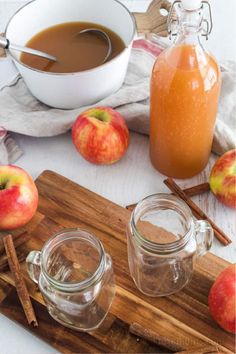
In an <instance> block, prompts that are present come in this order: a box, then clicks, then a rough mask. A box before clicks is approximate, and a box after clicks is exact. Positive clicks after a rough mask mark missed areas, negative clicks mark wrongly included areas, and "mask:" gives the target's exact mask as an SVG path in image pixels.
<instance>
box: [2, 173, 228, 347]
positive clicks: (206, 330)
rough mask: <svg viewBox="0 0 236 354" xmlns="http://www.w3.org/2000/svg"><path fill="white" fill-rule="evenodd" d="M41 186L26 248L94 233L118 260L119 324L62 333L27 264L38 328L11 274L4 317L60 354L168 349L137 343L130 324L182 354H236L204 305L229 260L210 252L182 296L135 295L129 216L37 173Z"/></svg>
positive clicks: (61, 179) (5, 288) (87, 193)
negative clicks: (205, 350) (209, 350)
mask: <svg viewBox="0 0 236 354" xmlns="http://www.w3.org/2000/svg"><path fill="white" fill-rule="evenodd" d="M36 185H37V187H38V190H39V196H40V198H39V208H38V212H37V214H36V216H35V218H34V219H33V220H32V221H31V222H30V223H29V225H27V226H26V227H25V228H24V230H22V229H21V230H18V231H17V232H22V231H28V232H30V234H31V239H30V240H29V241H27V243H26V244H25V248H26V250H28V251H30V250H32V249H41V247H42V244H43V243H44V242H45V241H46V240H47V239H48V237H49V236H51V235H52V234H53V233H55V232H56V231H58V230H60V229H63V228H65V227H81V228H83V229H86V230H88V231H90V232H92V233H94V234H95V235H96V236H97V237H98V238H99V239H100V240H101V241H102V242H103V244H104V247H105V249H106V251H107V252H108V253H110V255H111V256H112V259H113V264H114V271H115V278H116V284H117V287H116V296H115V300H114V302H113V305H112V309H111V313H112V315H114V316H115V318H116V319H115V321H114V322H113V324H112V326H111V328H110V329H109V330H108V332H107V333H105V334H104V333H102V328H101V329H100V330H99V331H96V332H93V333H90V334H81V333H79V332H75V331H72V330H69V329H67V328H64V327H62V326H61V325H59V324H57V323H56V322H55V321H54V320H52V319H51V318H50V316H49V315H48V314H47V312H46V309H45V305H44V302H43V299H42V297H41V295H40V293H39V291H38V289H37V287H36V286H35V284H34V283H33V282H32V281H31V280H29V278H28V276H27V274H26V271H25V269H24V266H23V267H22V271H23V274H24V275H25V279H26V282H27V287H28V289H29V292H30V295H31V297H32V298H33V299H34V307H35V310H36V316H37V318H38V321H39V329H32V328H30V327H28V326H27V324H26V321H25V319H24V316H23V313H22V310H21V309H20V306H19V304H18V302H17V298H16V294H15V290H14V289H13V288H12V285H14V281H13V279H12V277H11V275H10V274H9V272H4V273H0V279H1V280H3V281H4V282H7V283H8V284H11V287H10V288H9V286H6V285H5V283H2V282H1V283H0V287H1V290H0V301H1V306H0V311H1V312H2V313H3V314H5V315H7V316H8V317H10V318H12V319H13V320H15V321H17V322H19V323H21V324H22V325H24V326H26V327H27V328H28V329H29V330H30V331H32V332H33V333H34V334H36V335H38V336H39V337H40V338H42V339H44V340H45V341H47V342H48V343H50V344H51V345H52V346H54V347H55V348H57V349H59V350H60V351H61V352H63V353H73V352H91V353H95V352H96V353H97V352H129V353H131V352H136V353H138V352H140V353H144V352H145V353H151V352H152V353H153V352H155V353H156V352H162V351H163V350H164V349H165V348H163V347H158V346H157V345H154V344H153V343H150V342H149V341H147V340H143V339H141V340H138V341H137V337H135V336H134V335H133V334H130V333H129V331H128V328H129V326H130V325H132V323H138V324H140V325H141V326H143V327H144V328H147V329H149V330H150V331H153V332H156V333H158V335H159V336H163V337H167V338H168V340H169V341H172V342H173V343H176V344H177V345H178V347H179V348H180V350H182V351H184V350H190V349H191V350H192V349H194V348H199V347H206V346H207V345H213V346H214V347H217V348H218V350H219V351H220V352H222V353H230V352H233V351H234V336H233V335H231V334H229V333H226V332H224V331H223V330H221V329H220V328H219V327H218V326H217V325H216V323H215V322H214V321H213V320H212V318H211V316H210V314H209V310H208V306H207V296H208V292H209V289H210V287H211V285H212V283H213V281H214V279H215V278H216V276H217V275H218V274H219V273H220V272H221V271H222V270H223V269H224V268H225V267H226V266H227V265H228V264H229V263H228V262H226V261H224V260H223V259H221V258H218V257H216V256H214V255H213V254H210V253H209V254H207V255H206V256H204V257H203V258H202V259H201V261H200V262H199V263H198V264H196V267H195V272H194V275H193V279H192V281H191V283H190V284H189V285H188V286H187V287H185V288H184V290H182V291H181V292H179V293H177V294H174V295H171V296H168V297H163V298H150V297H147V296H145V295H143V294H141V293H140V292H139V291H138V290H137V289H136V287H135V285H134V283H133V281H132V279H131V278H130V275H129V269H128V262H127V250H126V233H125V230H126V225H127V222H128V220H129V218H130V212H129V211H128V210H126V209H124V208H122V207H120V206H118V205H116V204H114V203H112V202H110V201H108V200H106V199H105V198H103V197H101V196H99V195H97V194H95V193H93V192H91V191H89V190H87V189H85V188H82V187H80V186H79V185H77V184H75V183H73V182H71V181H70V180H68V179H66V178H64V177H62V176H60V175H58V174H56V173H53V172H51V171H45V172H44V173H43V174H42V175H40V177H39V178H38V179H37V180H36ZM9 289H10V290H11V291H10V290H9ZM9 291H10V295H9V294H8V292H9ZM35 305H36V306H35ZM180 350H179V351H180ZM164 352H166V351H165V350H164Z"/></svg>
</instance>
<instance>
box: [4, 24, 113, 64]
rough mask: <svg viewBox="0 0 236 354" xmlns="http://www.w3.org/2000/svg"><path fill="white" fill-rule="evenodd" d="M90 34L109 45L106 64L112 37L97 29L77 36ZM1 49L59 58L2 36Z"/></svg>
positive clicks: (87, 30)
mask: <svg viewBox="0 0 236 354" xmlns="http://www.w3.org/2000/svg"><path fill="white" fill-rule="evenodd" d="M88 32H91V33H94V34H98V35H99V36H102V37H103V38H105V40H106V42H107V45H108V49H107V54H106V56H105V58H104V60H103V62H102V63H105V62H106V61H107V60H108V58H109V57H110V55H111V53H112V43H111V39H110V37H109V36H108V34H107V33H106V32H104V31H103V30H100V29H97V28H86V29H84V30H82V31H80V32H79V33H78V34H76V35H81V34H84V33H88ZM0 48H3V49H13V50H17V51H20V52H24V53H28V54H32V55H36V56H38V57H41V58H45V59H48V60H53V61H57V58H56V57H54V56H52V55H49V54H47V53H44V52H41V51H40V50H36V49H32V48H28V47H24V46H20V45H17V44H13V43H10V41H9V39H7V38H5V37H2V36H0Z"/></svg>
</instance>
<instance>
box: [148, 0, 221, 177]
mask: <svg viewBox="0 0 236 354" xmlns="http://www.w3.org/2000/svg"><path fill="white" fill-rule="evenodd" d="M203 3H204V1H203V2H201V1H200V0H192V1H189V0H182V1H175V3H174V4H173V6H174V5H175V7H174V8H175V9H176V15H177V18H178V20H177V23H178V25H177V26H176V27H177V28H178V31H177V32H178V35H177V38H176V41H175V43H174V44H173V45H172V46H171V47H169V48H168V49H166V50H165V51H164V52H162V53H161V55H160V56H159V57H158V58H157V60H156V62H155V64H154V67H153V72H152V78H151V94H150V158H151V161H152V164H153V165H154V167H155V168H156V169H157V170H158V171H160V172H161V173H163V174H165V175H167V176H171V177H175V178H189V177H192V176H194V175H196V174H197V173H199V172H200V171H201V170H202V169H204V167H205V166H206V164H207V162H208V159H209V155H210V151H211V145H212V140H213V132H214V125H215V119H216V113H217V106H218V99H219V93H220V85H221V73H220V69H219V66H218V64H217V62H216V60H215V59H214V58H213V57H212V56H211V55H210V54H209V53H208V52H206V51H205V50H204V48H203V47H202V45H201V43H200V41H199V35H200V33H201V31H202V27H203V24H204V23H207V24H208V22H207V21H206V20H204V19H203ZM209 11H210V8H209ZM210 18H211V17H210ZM170 24H173V22H170ZM211 27H212V24H211V25H210V26H209V25H208V29H207V34H206V35H208V34H209V33H210V31H211ZM209 28H210V29H209Z"/></svg>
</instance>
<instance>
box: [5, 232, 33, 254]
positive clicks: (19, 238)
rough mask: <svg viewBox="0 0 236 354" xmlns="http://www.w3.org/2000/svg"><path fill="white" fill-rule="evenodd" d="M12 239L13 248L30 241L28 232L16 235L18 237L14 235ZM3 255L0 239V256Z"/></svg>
mask: <svg viewBox="0 0 236 354" xmlns="http://www.w3.org/2000/svg"><path fill="white" fill-rule="evenodd" d="M12 239H13V242H14V246H15V248H18V247H20V246H21V245H23V244H24V243H25V242H26V241H28V240H29V239H30V235H29V234H28V232H23V233H22V234H18V235H14V236H13V235H12ZM4 253H5V247H4V244H3V240H2V239H0V256H1V255H2V254H4Z"/></svg>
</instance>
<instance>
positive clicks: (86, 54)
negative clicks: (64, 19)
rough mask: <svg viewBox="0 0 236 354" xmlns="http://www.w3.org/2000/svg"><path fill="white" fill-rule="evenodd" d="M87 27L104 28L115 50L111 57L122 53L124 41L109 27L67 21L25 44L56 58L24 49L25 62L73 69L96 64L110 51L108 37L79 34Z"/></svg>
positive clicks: (42, 67) (45, 68)
mask: <svg viewBox="0 0 236 354" xmlns="http://www.w3.org/2000/svg"><path fill="white" fill-rule="evenodd" d="M88 28H97V29H100V30H103V31H104V32H106V33H107V35H108V36H109V37H110V40H111V44H112V53H111V55H110V57H109V60H111V59H113V58H114V57H116V56H117V55H118V54H119V53H121V52H122V51H123V50H124V48H125V44H124V42H123V40H122V39H121V38H120V36H119V35H118V34H116V33H115V32H113V31H112V30H110V29H109V28H107V27H104V26H101V25H98V24H95V23H90V22H68V23H62V24H59V25H55V26H52V27H49V28H47V29H45V30H43V31H41V32H39V33H38V34H36V35H35V36H34V37H33V38H31V39H30V40H29V41H28V42H27V43H26V44H25V46H26V47H29V48H33V49H37V50H41V51H43V52H45V53H48V54H51V55H53V56H55V57H56V58H57V59H58V60H57V61H56V62H53V61H50V60H48V59H44V58H40V57H37V56H35V55H30V54H27V53H22V54H21V57H20V60H21V62H22V63H24V64H26V65H28V66H30V67H31V68H35V69H37V70H42V71H48V72H55V73H71V72H78V71H84V70H88V69H92V68H95V67H97V66H99V65H101V64H102V63H103V60H104V58H105V57H106V54H107V49H108V48H107V41H106V40H105V39H104V38H103V37H102V36H100V35H96V34H94V33H91V32H90V33H83V34H79V32H80V31H82V30H84V29H88Z"/></svg>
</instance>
